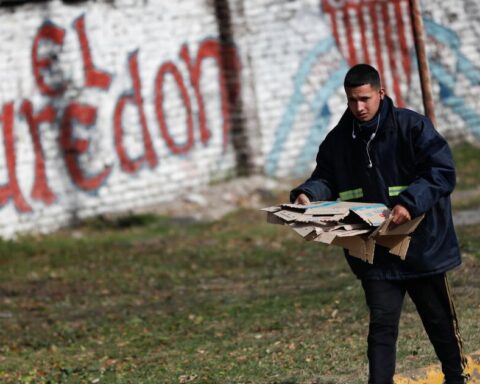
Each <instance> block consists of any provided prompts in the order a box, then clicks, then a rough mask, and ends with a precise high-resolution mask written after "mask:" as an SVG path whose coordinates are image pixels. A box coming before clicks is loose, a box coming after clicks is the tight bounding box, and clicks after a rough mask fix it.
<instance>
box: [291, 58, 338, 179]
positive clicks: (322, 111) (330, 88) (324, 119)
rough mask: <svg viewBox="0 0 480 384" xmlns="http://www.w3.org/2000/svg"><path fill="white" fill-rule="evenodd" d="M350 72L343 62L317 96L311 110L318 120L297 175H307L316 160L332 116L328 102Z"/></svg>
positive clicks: (297, 166) (309, 136)
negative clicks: (306, 172)
mask: <svg viewBox="0 0 480 384" xmlns="http://www.w3.org/2000/svg"><path fill="white" fill-rule="evenodd" d="M347 71H348V65H347V62H346V61H342V63H341V65H340V67H339V68H338V69H337V70H336V71H335V72H333V74H331V75H330V77H329V79H328V80H327V81H326V82H325V84H323V85H322V86H321V88H320V90H319V92H318V93H317V94H316V95H315V98H314V100H313V102H312V103H311V108H312V110H313V111H315V112H316V118H315V121H314V123H313V125H312V128H311V129H310V134H309V135H308V137H307V139H306V140H305V145H304V147H303V149H302V150H301V151H300V155H299V156H298V158H297V161H296V162H295V163H296V164H297V165H296V167H295V170H294V171H295V174H297V175H301V174H304V173H305V170H306V169H308V166H309V165H310V164H311V163H312V161H313V160H314V159H315V156H316V153H317V150H318V146H319V145H320V143H321V142H322V140H323V139H324V138H325V135H326V132H327V129H328V125H329V123H330V118H331V116H332V114H331V112H330V109H329V108H328V100H329V99H330V98H331V97H332V95H333V94H334V93H335V92H336V91H337V90H338V88H339V87H341V86H342V84H343V78H344V76H345V73H347Z"/></svg>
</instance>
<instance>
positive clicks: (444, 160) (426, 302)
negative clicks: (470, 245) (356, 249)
mask: <svg viewBox="0 0 480 384" xmlns="http://www.w3.org/2000/svg"><path fill="white" fill-rule="evenodd" d="M344 88H345V93H346V95H347V100H348V108H347V110H346V111H345V113H344V114H343V116H342V118H341V119H340V121H339V123H338V125H337V126H336V127H335V128H334V129H333V130H332V131H331V132H330V133H329V134H328V135H327V137H326V138H325V140H324V141H323V142H322V143H321V145H320V148H319V150H318V154H317V166H316V168H315V170H314V171H313V173H312V176H311V177H310V178H309V179H308V180H307V181H306V182H305V183H303V184H302V185H300V186H299V187H297V188H295V189H294V190H293V191H292V192H291V200H292V201H294V202H295V203H297V204H308V203H309V202H310V201H315V200H336V199H337V198H340V199H341V200H350V201H362V202H368V203H383V204H385V205H387V206H388V207H390V208H391V209H392V212H391V215H392V216H393V218H392V222H393V223H394V224H402V223H404V222H406V221H408V220H410V219H412V218H415V217H417V216H420V215H422V214H424V213H425V218H424V219H423V221H422V222H421V224H420V225H419V227H418V228H417V229H416V230H415V232H414V233H413V235H412V240H411V243H410V247H409V250H408V253H407V256H406V259H405V260H404V261H403V260H401V259H400V258H399V257H396V256H393V255H391V254H389V253H388V250H387V249H386V248H383V247H379V246H377V247H376V249H375V256H374V262H373V264H368V263H365V262H364V261H362V260H360V259H358V258H355V257H352V256H350V255H349V254H348V251H345V254H346V258H347V261H348V263H349V265H350V267H351V269H352V271H353V272H354V273H355V275H356V276H357V277H358V278H359V279H360V280H361V283H362V287H363V289H364V291H365V297H366V301H367V305H368V307H369V310H370V326H369V333H368V351H367V354H368V360H369V383H372V384H387V383H388V384H390V383H393V375H394V373H395V358H396V341H397V335H398V323H399V318H400V312H401V308H402V303H403V299H404V296H405V293H408V294H409V295H410V297H411V298H412V300H413V302H414V303H415V305H416V308H417V311H418V313H419V315H420V317H421V319H422V322H423V325H424V327H425V330H426V332H427V334H428V337H429V338H430V341H431V343H432V344H433V347H434V349H435V352H436V354H437V356H438V358H439V360H440V362H441V364H442V370H443V373H444V375H445V383H446V384H459V383H466V382H467V379H468V377H467V375H466V374H465V373H464V369H465V366H466V359H465V356H464V355H463V351H462V341H461V339H460V336H459V332H458V324H457V317H456V314H455V309H454V305H453V302H452V297H451V295H450V289H449V286H448V282H447V278H446V275H445V273H446V272H447V271H449V270H450V269H452V268H454V267H456V266H458V265H459V264H460V263H461V259H460V252H459V248H458V243H457V238H456V235H455V231H454V228H453V222H452V215H451V206H450V193H451V192H452V190H453V188H454V186H455V169H454V164H453V160H452V155H451V152H450V149H449V147H448V144H447V142H446V141H445V140H444V139H443V138H442V137H441V136H440V135H439V134H438V132H437V131H436V130H435V129H434V128H433V125H432V123H431V121H430V120H429V119H428V118H427V117H425V116H423V115H420V114H418V113H416V112H413V111H410V110H407V109H401V108H396V107H395V106H394V105H393V103H392V100H391V99H390V98H389V97H388V96H386V95H385V91H384V89H383V88H382V86H381V83H380V76H379V74H378V72H377V70H376V69H375V68H373V67H371V66H370V65H367V64H359V65H355V66H353V67H352V68H351V69H350V70H349V71H348V73H347V75H346V77H345V82H344Z"/></svg>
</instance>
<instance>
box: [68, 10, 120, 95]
mask: <svg viewBox="0 0 480 384" xmlns="http://www.w3.org/2000/svg"><path fill="white" fill-rule="evenodd" d="M73 26H74V27H75V29H76V30H77V34H78V40H79V41H80V48H81V49H82V59H83V69H84V71H85V85H86V86H87V87H97V88H101V89H108V87H109V86H110V82H111V81H112V76H110V75H109V74H108V73H107V72H105V71H101V70H98V69H96V68H95V66H94V65H93V61H92V54H91V52H90V46H89V45H88V38H87V34H86V32H85V15H82V16H80V17H79V18H78V19H77V20H75V22H74V23H73Z"/></svg>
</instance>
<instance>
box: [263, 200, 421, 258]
mask: <svg viewBox="0 0 480 384" xmlns="http://www.w3.org/2000/svg"><path fill="white" fill-rule="evenodd" d="M262 210H263V211H266V212H267V222H269V223H272V224H283V225H288V226H289V227H290V228H291V229H292V230H294V231H295V232H296V233H298V234H299V235H300V236H302V237H303V238H304V239H305V240H307V241H312V240H313V241H317V242H321V243H324V244H326V245H338V246H341V247H342V248H345V249H347V250H348V253H349V254H350V255H351V256H354V257H357V258H360V259H361V260H363V261H366V262H368V263H370V264H372V263H373V257H374V253H375V246H376V245H377V244H378V245H380V246H383V247H385V248H387V249H388V250H389V253H391V254H392V255H396V256H399V257H400V258H401V259H402V260H405V257H406V255H407V251H408V247H409V245H410V240H411V237H410V236H409V234H411V233H412V232H413V231H414V230H415V229H416V228H417V227H418V225H419V224H420V222H421V221H422V220H423V217H424V215H422V216H419V217H417V218H415V219H413V220H410V221H408V222H406V223H404V224H401V225H397V226H394V227H392V226H391V219H392V218H391V217H390V210H389V209H388V208H387V207H386V206H385V205H383V204H368V203H349V202H344V201H328V202H313V203H311V204H309V205H299V204H282V205H280V206H274V207H267V208H263V209H262ZM355 217H357V219H360V220H361V223H363V225H361V224H356V223H348V222H347V223H346V222H342V220H345V219H352V218H355ZM329 219H330V220H329ZM347 221H348V220H347ZM335 222H336V223H335ZM365 224H367V225H368V227H367V228H365Z"/></svg>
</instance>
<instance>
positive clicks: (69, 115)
mask: <svg viewBox="0 0 480 384" xmlns="http://www.w3.org/2000/svg"><path fill="white" fill-rule="evenodd" d="M96 119H97V109H96V108H95V107H92V106H90V105H82V104H78V103H71V104H69V105H68V106H67V108H66V109H65V112H64V115H63V118H62V125H61V131H60V145H61V147H62V148H63V151H64V156H65V162H66V164H67V169H68V171H69V173H70V175H71V177H72V179H73V181H74V183H75V184H76V185H77V186H78V187H79V188H81V189H84V190H87V191H90V190H93V189H97V188H98V187H99V186H100V185H101V183H102V182H103V181H104V180H105V178H106V177H107V176H108V175H109V173H110V171H111V167H105V169H104V170H103V171H102V172H100V173H99V174H97V175H96V176H91V177H86V176H85V175H84V173H83V171H82V169H81V168H80V166H79V164H78V156H79V155H81V154H82V153H84V152H86V151H87V150H88V146H89V145H90V142H89V141H88V140H85V139H76V138H74V137H73V123H74V121H77V122H78V123H80V124H83V125H93V124H94V123H95V121H96Z"/></svg>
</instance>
